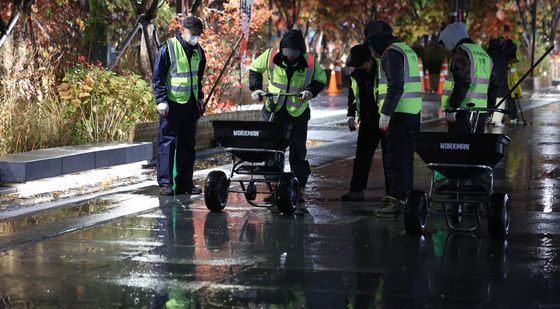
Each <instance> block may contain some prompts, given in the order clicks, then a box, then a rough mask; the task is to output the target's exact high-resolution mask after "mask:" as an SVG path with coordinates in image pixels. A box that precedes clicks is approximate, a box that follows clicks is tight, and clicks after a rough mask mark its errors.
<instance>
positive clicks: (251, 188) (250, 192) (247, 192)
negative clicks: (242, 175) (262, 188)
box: [244, 181, 257, 201]
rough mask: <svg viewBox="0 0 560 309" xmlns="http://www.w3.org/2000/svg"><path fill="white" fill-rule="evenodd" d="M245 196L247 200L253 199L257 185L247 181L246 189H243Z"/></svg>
mask: <svg viewBox="0 0 560 309" xmlns="http://www.w3.org/2000/svg"><path fill="white" fill-rule="evenodd" d="M244 194H245V198H246V199H247V200H248V201H254V200H255V199H256V198H257V186H256V185H255V183H254V182H252V181H251V182H249V184H248V185H247V190H245V193H244Z"/></svg>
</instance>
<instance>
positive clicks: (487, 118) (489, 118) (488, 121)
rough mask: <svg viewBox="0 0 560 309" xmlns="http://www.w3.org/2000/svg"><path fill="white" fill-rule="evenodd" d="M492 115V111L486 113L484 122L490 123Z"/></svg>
mask: <svg viewBox="0 0 560 309" xmlns="http://www.w3.org/2000/svg"><path fill="white" fill-rule="evenodd" d="M493 116H494V113H492V112H490V113H487V114H486V119H485V123H486V124H490V123H491V122H492V118H493Z"/></svg>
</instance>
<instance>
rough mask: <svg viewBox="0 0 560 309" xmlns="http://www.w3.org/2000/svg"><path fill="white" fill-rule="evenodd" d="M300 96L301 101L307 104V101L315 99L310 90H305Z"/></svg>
mask: <svg viewBox="0 0 560 309" xmlns="http://www.w3.org/2000/svg"><path fill="white" fill-rule="evenodd" d="M300 94H301V96H300V98H299V99H300V101H302V102H305V101H309V100H311V99H313V93H312V92H311V91H309V90H304V91H302V92H301V93H300Z"/></svg>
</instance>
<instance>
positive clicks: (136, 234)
mask: <svg viewBox="0 0 560 309" xmlns="http://www.w3.org/2000/svg"><path fill="white" fill-rule="evenodd" d="M525 116H526V117H527V119H528V121H529V126H527V127H523V126H517V127H505V128H496V129H493V130H505V131H504V132H506V133H507V134H508V135H509V136H510V138H511V139H512V141H511V144H510V147H509V150H508V154H507V156H506V158H504V160H502V162H501V163H499V164H498V166H497V167H496V168H495V169H494V172H495V182H496V183H495V186H496V188H495V189H496V190H497V191H503V192H506V193H508V194H509V195H510V198H511V202H512V222H511V228H510V235H509V237H508V238H507V240H506V241H496V240H491V239H490V238H489V237H488V232H487V229H486V225H485V224H483V226H482V228H481V229H480V230H479V231H477V232H476V233H474V234H463V233H450V232H449V231H448V229H447V227H446V226H445V222H444V220H443V219H442V218H441V217H436V216H433V217H429V218H428V225H427V231H426V233H425V236H424V237H420V238H419V237H412V236H408V235H406V234H405V233H404V232H403V224H402V219H380V218H376V217H374V216H373V210H374V209H375V208H376V207H379V206H380V205H381V203H380V199H381V197H382V196H383V194H384V188H383V184H384V182H383V177H382V176H381V175H382V173H381V160H380V158H381V156H380V153H378V154H376V156H375V159H374V166H373V169H372V172H371V174H370V181H369V188H368V191H367V194H366V201H365V202H346V203H343V202H341V201H340V196H341V195H343V194H344V193H345V192H346V190H347V188H348V185H349V179H350V177H351V167H352V159H351V157H352V156H353V151H354V146H353V141H354V140H355V136H356V135H352V134H349V133H348V132H346V129H345V128H344V127H336V126H332V127H315V128H313V130H314V133H313V134H310V138H313V139H315V140H321V141H323V142H319V143H318V144H317V145H316V146H314V148H312V149H313V150H310V153H309V159H310V161H311V162H312V165H313V166H314V167H313V177H312V178H311V179H310V183H309V188H308V192H307V202H306V204H305V207H306V209H307V212H308V214H305V215H294V216H284V215H281V214H279V213H278V212H277V211H276V210H274V209H263V208H256V207H251V206H249V205H248V204H247V203H246V202H245V200H244V198H243V196H241V195H234V194H230V196H229V202H228V206H227V207H226V209H225V211H224V212H223V213H210V212H208V211H207V210H206V207H205V205H204V201H203V200H202V198H201V197H189V196H186V195H179V196H176V197H158V196H157V188H156V187H155V186H152V187H147V188H140V189H133V190H130V191H127V192H120V193H116V194H112V195H107V196H102V197H98V198H96V199H93V200H90V201H87V202H86V203H83V202H80V203H75V204H70V205H67V206H65V207H62V208H57V209H55V210H50V211H46V212H43V213H37V214H35V215H33V216H26V217H21V218H14V219H10V220H4V221H0V232H1V233H0V250H1V251H0V274H1V276H0V292H1V293H2V294H1V295H0V297H3V299H2V301H1V302H0V308H166V307H167V308H199V307H203V308H231V307H239V308H279V307H281V308H284V307H287V308H303V307H311V308H413V307H429V308H434V307H435V308H439V307H449V308H473V307H489V308H550V307H552V308H557V307H559V306H560V269H559V265H560V261H559V253H560V252H559V247H560V227H559V224H558V222H560V217H559V212H560V200H559V192H558V191H559V190H560V189H559V188H560V165H559V162H560V130H559V126H560V104H553V105H548V106H545V107H541V108H538V109H535V110H534V111H532V112H527V113H526V115H525ZM424 129H429V130H441V129H442V128H441V127H439V124H432V125H427V126H424ZM332 140H336V141H334V142H333V141H332ZM329 141H331V142H329ZM415 170H416V178H415V185H416V187H418V188H423V189H427V188H428V184H429V183H428V179H429V178H428V176H429V172H428V169H427V168H425V166H424V163H423V162H422V161H421V160H420V159H418V158H417V160H416V161H415ZM10 306H12V307H10Z"/></svg>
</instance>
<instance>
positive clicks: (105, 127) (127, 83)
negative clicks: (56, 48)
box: [58, 65, 157, 143]
mask: <svg viewBox="0 0 560 309" xmlns="http://www.w3.org/2000/svg"><path fill="white" fill-rule="evenodd" d="M62 81H63V83H62V84H60V85H59V86H58V92H59V96H60V102H61V103H62V106H63V108H62V110H63V113H64V115H65V117H67V118H69V119H73V120H74V122H75V131H76V136H77V137H78V139H79V140H78V141H77V142H80V143H91V142H101V141H126V140H127V139H128V132H129V129H130V127H131V126H132V125H133V124H134V123H136V122H145V121H153V120H155V119H156V118H157V117H156V116H157V113H156V111H155V99H154V96H153V93H152V89H151V86H150V84H148V83H147V82H146V81H144V80H143V79H142V78H141V77H140V76H138V75H135V74H127V75H116V74H115V73H113V72H111V71H108V70H106V69H104V68H101V67H91V68H89V67H84V66H82V65H78V66H76V67H74V68H72V69H71V70H69V71H68V72H67V73H66V75H65V76H64V78H63V80H62Z"/></svg>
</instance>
